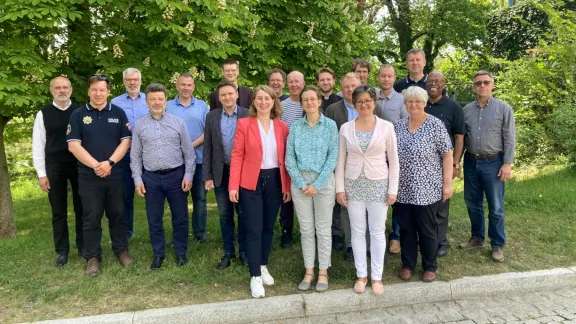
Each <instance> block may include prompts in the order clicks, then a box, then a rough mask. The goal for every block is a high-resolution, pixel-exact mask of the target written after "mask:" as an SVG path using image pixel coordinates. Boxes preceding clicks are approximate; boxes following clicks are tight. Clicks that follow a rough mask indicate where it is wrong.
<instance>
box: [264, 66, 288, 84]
mask: <svg viewBox="0 0 576 324" xmlns="http://www.w3.org/2000/svg"><path fill="white" fill-rule="evenodd" d="M274 73H280V74H281V75H282V79H283V80H284V83H286V72H284V71H283V70H282V69H279V68H274V69H272V70H270V71H268V73H267V74H266V76H267V79H268V81H270V76H271V75H272V74H274Z"/></svg>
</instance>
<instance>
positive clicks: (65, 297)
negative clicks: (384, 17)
mask: <svg viewBox="0 0 576 324" xmlns="http://www.w3.org/2000/svg"><path fill="white" fill-rule="evenodd" d="M462 185H463V183H462V181H457V182H456V183H455V196H454V198H453V201H452V208H451V222H450V230H449V235H450V237H451V240H452V242H453V246H454V247H453V248H452V249H451V250H450V253H449V254H448V256H446V257H445V258H443V259H441V260H440V261H439V269H438V276H439V279H440V280H449V279H454V278H459V277H463V276H476V275H483V274H493V273H501V272H509V271H528V270H535V269H546V268H552V267H561V266H573V265H575V264H576V172H575V171H574V170H569V169H566V168H564V167H547V168H544V169H540V170H533V171H531V172H523V173H519V174H516V176H515V178H514V179H513V180H511V181H510V182H509V183H508V184H507V188H506V198H505V206H506V221H507V224H506V229H507V234H508V245H507V247H506V249H505V253H506V261H505V262H503V263H494V262H492V261H491V260H490V258H489V251H488V248H486V249H485V250H477V251H472V252H464V251H461V250H459V249H457V248H455V246H456V245H457V244H458V243H460V242H462V241H465V240H467V239H468V237H469V221H468V216H467V213H466V209H465V205H464V202H463V195H462ZM12 190H13V191H12V192H13V195H14V200H15V210H16V220H17V228H18V237H17V238H15V239H11V240H4V241H2V242H1V244H0V255H1V257H2V262H0V323H10V322H21V321H34V320H46V319H55V318H66V317H74V316H83V315H95V314H101V313H114V312H123V311H136V310H143V309H147V308H158V307H169V306H178V305H189V304H197V303H208V302H216V301H227V300H236V299H245V298H250V295H249V276H248V271H247V269H246V268H245V267H243V266H241V265H238V264H235V265H233V266H232V267H231V268H229V269H226V270H216V269H215V265H216V263H217V262H218V260H219V258H220V257H221V256H222V253H223V251H222V248H221V242H220V229H219V223H218V217H217V209H216V205H215V203H214V196H213V194H212V193H210V194H209V205H208V211H209V216H208V218H209V221H208V236H209V239H210V242H209V243H208V244H202V245H201V244H198V243H196V242H195V241H193V240H191V241H190V246H189V250H188V259H189V264H188V266H186V267H184V268H176V267H175V262H174V259H173V256H172V255H170V254H168V255H167V261H166V262H165V264H164V267H163V268H162V269H161V270H159V271H155V272H151V271H150V270H149V268H148V267H149V265H150V262H151V258H152V256H151V247H150V244H149V238H148V234H147V233H148V227H147V222H146V217H145V211H144V204H143V199H141V198H140V197H137V198H136V215H135V219H136V237H135V238H134V240H133V241H132V243H131V245H130V249H131V254H132V256H133V258H134V259H135V260H136V264H135V265H134V266H133V267H131V268H127V269H124V268H121V267H120V266H119V264H118V263H117V261H116V259H115V258H114V256H113V254H112V251H111V249H110V246H109V243H108V241H109V239H108V237H107V235H108V233H107V231H105V234H104V236H105V237H104V238H103V240H102V242H103V248H104V260H103V263H102V267H101V274H100V275H99V276H98V277H97V278H87V277H86V276H84V269H85V262H84V260H83V259H81V258H80V257H78V256H77V255H75V254H71V257H70V261H69V263H68V264H67V265H66V266H65V267H63V268H61V269H57V268H56V267H55V266H54V265H53V264H54V251H53V244H52V237H51V223H50V207H49V204H48V199H47V197H46V195H45V194H44V193H43V192H41V191H40V189H39V188H38V187H37V185H36V182H35V181H34V180H28V181H23V180H20V181H16V182H14V183H13V184H12ZM168 215H169V213H168V212H167V216H168ZM388 222H389V223H390V220H388ZM69 223H70V225H71V228H73V225H72V224H73V223H72V218H70V222H69ZM165 223H166V224H169V222H165ZM106 227H107V226H104V228H106ZM166 229H167V235H168V236H169V235H170V233H171V232H170V228H169V227H167V228H166ZM278 232H279V231H278V230H277V231H276V233H278ZM297 239H299V238H298V237H297ZM278 241H279V240H278V237H275V240H274V247H273V250H272V253H271V260H270V265H269V268H270V272H271V273H272V275H273V276H274V278H275V279H276V285H275V286H274V287H273V288H267V289H266V294H267V296H278V295H285V294H293V293H298V290H297V289H296V286H297V284H298V283H299V282H300V280H301V276H302V274H303V262H302V256H301V251H300V244H297V245H296V246H295V247H294V248H293V249H290V250H282V249H280V248H279V244H278ZM72 242H73V239H72ZM72 248H74V247H72ZM168 252H169V253H170V252H171V250H169V251H168ZM399 269H400V257H399V256H389V257H388V264H387V266H386V267H385V278H384V280H385V284H386V283H398V282H400V280H399V279H397V278H396V274H397V272H398V271H399ZM418 275H420V272H417V273H416V276H418ZM354 279H355V270H354V266H353V264H352V263H350V262H345V261H343V259H342V254H341V253H340V252H337V253H334V254H333V256H332V269H331V271H330V283H331V286H330V287H331V289H337V288H351V287H352V284H353V281H354Z"/></svg>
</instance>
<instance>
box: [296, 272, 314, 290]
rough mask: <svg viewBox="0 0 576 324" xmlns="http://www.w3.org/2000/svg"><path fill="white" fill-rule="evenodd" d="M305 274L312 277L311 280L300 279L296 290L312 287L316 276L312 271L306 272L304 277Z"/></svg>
mask: <svg viewBox="0 0 576 324" xmlns="http://www.w3.org/2000/svg"><path fill="white" fill-rule="evenodd" d="M307 276H310V277H312V280H310V281H302V282H301V283H300V284H299V285H298V290H303V291H305V290H308V289H310V287H312V282H313V281H314V280H316V277H315V276H314V274H313V273H306V274H305V275H304V278H306V277H307Z"/></svg>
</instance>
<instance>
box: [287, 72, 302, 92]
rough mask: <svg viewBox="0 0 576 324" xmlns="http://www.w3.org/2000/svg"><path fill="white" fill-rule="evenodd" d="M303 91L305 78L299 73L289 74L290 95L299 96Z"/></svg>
mask: <svg viewBox="0 0 576 324" xmlns="http://www.w3.org/2000/svg"><path fill="white" fill-rule="evenodd" d="M302 89H304V76H303V75H302V74H301V73H299V72H298V73H297V72H291V73H290V74H288V91H290V94H291V95H293V96H298V95H300V92H301V91H302Z"/></svg>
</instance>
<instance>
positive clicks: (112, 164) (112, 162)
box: [107, 159, 116, 167]
mask: <svg viewBox="0 0 576 324" xmlns="http://www.w3.org/2000/svg"><path fill="white" fill-rule="evenodd" d="M107 161H108V163H109V164H110V166H111V167H112V166H114V164H116V162H114V161H112V160H110V159H108V160H107Z"/></svg>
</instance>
